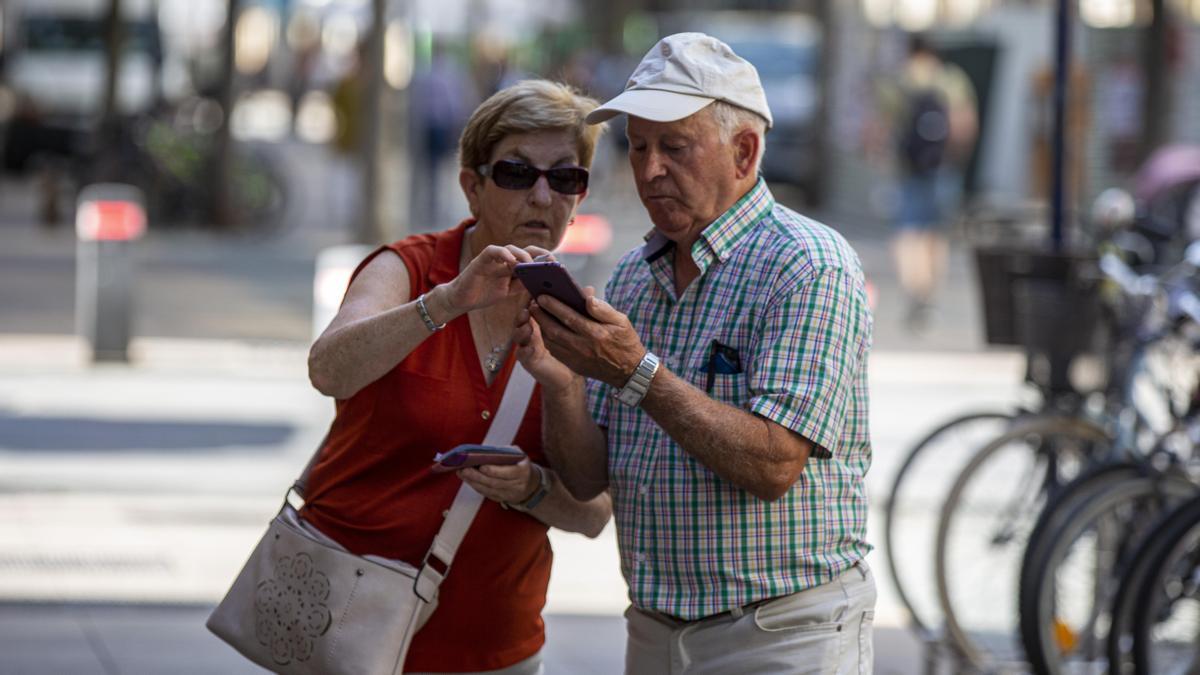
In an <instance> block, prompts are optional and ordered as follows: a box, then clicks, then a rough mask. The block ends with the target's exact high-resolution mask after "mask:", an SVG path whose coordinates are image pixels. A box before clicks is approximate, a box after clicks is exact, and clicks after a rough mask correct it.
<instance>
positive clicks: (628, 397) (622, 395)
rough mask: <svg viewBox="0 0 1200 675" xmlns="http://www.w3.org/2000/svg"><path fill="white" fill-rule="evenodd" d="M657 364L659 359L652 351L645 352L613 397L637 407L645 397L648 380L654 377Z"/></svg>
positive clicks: (648, 388)
mask: <svg viewBox="0 0 1200 675" xmlns="http://www.w3.org/2000/svg"><path fill="white" fill-rule="evenodd" d="M658 364H659V360H658V357H657V356H655V354H654V352H649V351H648V352H646V355H645V356H643V357H642V361H641V363H639V364H638V367H637V369H635V370H634V371H633V375H631V376H630V377H629V381H628V382H626V383H625V386H624V387H621V390H620V391H618V392H617V393H615V394H613V397H614V398H616V399H617V400H618V401H620V402H621V403H624V404H625V405H627V406H629V407H631V408H635V407H637V406H638V404H640V403H641V402H642V399H644V398H646V392H648V391H650V380H652V379H654V374H655V373H657V372H658Z"/></svg>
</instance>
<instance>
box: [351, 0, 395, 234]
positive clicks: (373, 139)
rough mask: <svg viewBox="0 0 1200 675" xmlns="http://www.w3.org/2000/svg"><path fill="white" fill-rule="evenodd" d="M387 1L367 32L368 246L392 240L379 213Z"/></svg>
mask: <svg viewBox="0 0 1200 675" xmlns="http://www.w3.org/2000/svg"><path fill="white" fill-rule="evenodd" d="M386 9H387V0H372V2H371V27H370V32H369V33H367V45H366V46H367V57H366V59H365V62H364V63H363V64H362V66H363V68H364V72H363V74H364V75H366V85H367V86H366V90H365V91H364V96H365V99H366V100H365V101H364V102H363V104H364V108H365V114H364V115H363V126H364V128H363V139H362V140H363V142H362V144H361V151H362V163H363V171H362V174H361V175H362V176H363V184H362V199H363V204H362V208H361V209H359V210H358V212H359V214H361V215H360V218H361V219H362V222H361V223H360V226H359V231H358V240H359V241H360V242H363V243H367V244H377V243H384V241H385V240H387V239H388V236H387V232H386V231H385V229H384V223H383V219H382V218H381V217H380V210H379V187H380V183H381V181H382V176H381V175H380V159H381V157H382V155H383V144H382V143H381V139H380V133H379V121H380V114H379V99H380V96H381V95H382V93H383V33H384V28H385V27H386V23H385V22H386V17H385V14H384V13H385V10H386Z"/></svg>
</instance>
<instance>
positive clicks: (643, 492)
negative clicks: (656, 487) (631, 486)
mask: <svg viewBox="0 0 1200 675" xmlns="http://www.w3.org/2000/svg"><path fill="white" fill-rule="evenodd" d="M638 493H640V494H641V495H642V496H643V497H645V496H646V495H647V494H649V493H650V488H648V487H646V486H645V485H643V486H641V487H640V488H638Z"/></svg>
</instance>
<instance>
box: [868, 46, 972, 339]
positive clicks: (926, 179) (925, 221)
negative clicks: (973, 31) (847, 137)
mask: <svg viewBox="0 0 1200 675" xmlns="http://www.w3.org/2000/svg"><path fill="white" fill-rule="evenodd" d="M880 112H881V113H882V115H883V116H884V118H885V121H886V122H885V124H886V128H887V130H888V131H889V133H890V142H891V149H892V153H893V158H894V166H895V169H896V173H897V177H896V187H897V197H898V202H897V204H896V212H895V215H894V223H895V228H896V231H895V236H894V239H893V257H894V259H895V264H896V271H897V274H898V276H899V278H900V285H901V287H902V288H903V289H904V292H905V293H906V294H907V295H908V303H909V306H908V311H907V314H906V315H905V321H906V323H907V324H908V325H909V327H910V328H912V329H914V330H918V331H919V330H923V329H924V328H925V327H926V326H927V325H928V323H929V321H930V319H931V318H932V312H933V308H934V300H935V294H936V292H937V287H938V285H939V283H940V282H941V278H942V276H943V274H944V272H945V267H946V257H947V252H948V244H947V240H946V234H945V228H946V226H947V222H948V220H949V219H950V218H951V217H952V216H953V214H954V212H955V211H956V210H957V209H958V207H959V204H960V201H961V194H962V188H963V170H964V168H965V165H966V162H967V161H968V160H969V159H970V156H971V152H972V151H973V149H974V146H975V139H976V136H977V135H978V128H979V123H978V112H977V110H976V103H975V92H974V89H973V88H972V86H971V81H970V79H968V78H967V75H966V73H964V72H963V71H962V69H960V68H959V67H957V66H955V65H953V64H951V63H947V62H945V61H943V60H942V59H941V58H940V57H939V56H938V55H937V53H936V52H935V51H934V50H933V48H932V47H930V45H929V43H928V42H927V41H926V40H925V38H924V37H922V36H920V35H912V36H910V38H909V41H908V57H907V59H906V60H905V62H904V64H903V66H902V67H901V70H900V73H899V77H898V78H897V79H896V80H895V81H893V82H888V83H886V84H884V85H883V86H882V87H881V88H880Z"/></svg>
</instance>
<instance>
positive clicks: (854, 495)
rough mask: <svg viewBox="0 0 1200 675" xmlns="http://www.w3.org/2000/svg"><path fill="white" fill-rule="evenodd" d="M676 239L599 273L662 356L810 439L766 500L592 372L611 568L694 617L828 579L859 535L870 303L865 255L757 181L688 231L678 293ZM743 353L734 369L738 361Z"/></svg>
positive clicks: (730, 400) (614, 300)
mask: <svg viewBox="0 0 1200 675" xmlns="http://www.w3.org/2000/svg"><path fill="white" fill-rule="evenodd" d="M673 246H674V244H672V243H671V242H669V241H668V240H666V239H665V238H664V237H662V236H661V235H657V234H656V235H654V236H653V237H651V238H650V240H649V241H648V242H647V244H646V246H645V247H643V248H642V249H637V250H634V251H631V252H630V253H628V254H626V255H625V256H624V257H623V258H622V259H621V261H620V262H619V263H618V264H617V268H616V270H615V271H614V272H613V276H612V279H611V280H610V281H609V283H608V286H607V288H606V296H607V299H608V302H609V303H611V304H612V305H613V306H614V307H615V308H617V309H618V310H620V311H621V312H624V313H625V314H627V315H628V316H629V319H630V321H631V322H632V323H633V326H634V328H635V329H636V330H637V332H638V335H639V336H641V339H642V342H643V343H644V344H645V345H646V347H647V348H648V349H649V350H650V351H652V352H654V353H655V354H658V355H659V357H660V358H661V359H662V361H663V365H664V366H665V367H667V368H669V369H670V370H671V371H672V372H674V373H675V374H676V375H678V376H679V377H682V378H684V379H686V380H687V381H689V382H691V383H692V384H693V385H695V386H696V387H698V388H700V389H702V390H703V389H705V388H706V386H707V384H708V378H709V375H708V373H707V370H708V364H709V362H710V361H711V360H712V353H713V340H718V341H720V343H721V344H722V345H725V346H728V347H731V348H732V349H735V350H737V354H736V355H734V359H733V365H730V363H729V362H727V363H725V364H724V365H723V367H721V368H714V371H715V372H714V374H713V376H712V381H713V382H712V391H711V393H710V394H709V395H710V396H712V397H713V398H715V399H717V400H719V401H721V402H724V403H727V404H729V405H732V406H734V407H736V408H739V409H741V410H746V411H749V412H752V413H754V414H756V415H759V416H762V417H764V418H766V419H769V420H772V421H774V422H777V423H779V424H781V425H783V426H785V427H787V428H788V429H791V430H793V431H795V432H796V433H798V434H800V435H801V436H804V437H805V438H807V439H808V440H810V441H812V442H813V443H814V444H815V446H817V447H815V448H814V453H813V455H812V456H811V457H810V459H809V461H808V463H807V466H806V467H805V469H804V472H803V473H802V474H801V475H800V478H799V479H798V480H797V481H796V483H795V485H793V486H792V489H791V490H790V491H789V492H788V493H787V494H786V495H785V496H784V497H783V498H781V499H779V500H778V501H775V502H771V503H768V502H765V501H763V500H760V499H758V498H756V497H754V496H753V495H751V494H750V493H749V492H746V491H745V490H742V489H740V488H738V487H735V486H734V485H732V484H730V483H729V482H727V481H725V480H724V479H722V478H721V477H719V476H717V475H716V474H715V473H713V472H712V471H711V470H709V469H708V468H707V467H705V466H704V465H703V464H701V463H700V462H698V461H697V460H696V459H695V458H693V457H692V456H691V455H688V454H687V453H685V452H684V451H683V450H682V449H681V448H680V447H679V446H678V445H677V444H676V443H675V442H674V441H673V440H672V439H671V438H670V437H669V436H667V434H666V433H665V432H664V431H663V430H662V429H661V428H660V427H659V426H658V425H656V424H655V423H654V421H653V420H651V419H650V417H649V415H647V414H646V413H645V412H644V411H643V410H642V409H641V408H629V407H627V406H624V405H622V404H621V403H620V402H618V401H616V400H615V399H613V398H612V396H611V394H612V393H613V392H612V388H611V387H609V386H608V385H605V384H603V383H600V382H596V381H589V382H588V395H589V404H590V408H591V413H592V416H593V417H594V418H595V420H596V422H597V423H598V424H599V425H600V426H602V427H607V430H608V474H609V484H610V489H611V491H612V497H613V504H614V508H615V512H616V520H617V533H618V538H619V543H620V549H621V569H622V572H623V573H624V575H625V579H626V581H628V582H629V593H630V598H631V600H632V601H633V603H634V605H636V606H638V607H640V608H643V609H650V610H655V611H658V612H662V613H665V614H670V615H672V616H676V617H679V618H683V619H688V620H691V619H697V618H701V617H705V616H708V615H711V614H716V613H718V612H722V611H725V610H728V609H731V608H734V607H738V606H742V605H745V604H748V603H751V602H755V601H758V600H763V599H766V598H771V597H776V596H780V595H787V594H790V593H795V592H798V591H801V590H804V589H806V588H811V587H813V586H817V585H820V584H823V583H826V582H829V581H832V580H833V579H834V578H835V577H837V575H838V574H840V573H841V572H842V571H844V570H845V569H847V568H848V567H850V566H851V565H853V564H854V563H855V562H857V561H859V560H861V559H862V558H863V556H864V555H866V554H867V552H868V551H869V550H870V545H869V544H867V542H866V520H867V501H866V491H865V486H864V484H863V476H864V475H865V474H866V471H867V467H868V466H869V465H870V463H871V443H870V439H869V437H868V432H867V353H868V350H869V348H870V342H871V314H870V310H869V309H868V307H867V296H866V290H865V283H864V277H863V271H862V266H861V264H860V263H859V260H858V256H857V255H856V254H855V252H854V250H853V249H851V248H850V246H849V244H847V243H846V240H845V239H843V238H842V237H841V235H839V234H837V233H836V232H834V231H833V230H830V229H829V228H827V227H825V226H824V225H821V224H819V223H817V222H815V221H812V220H810V219H808V218H805V217H803V216H801V215H799V214H797V213H795V212H793V211H790V210H788V209H787V208H785V207H783V206H779V205H778V204H776V203H775V200H774V198H773V197H772V196H771V193H770V191H769V190H768V189H767V187H766V184H765V183H764V182H763V181H762V180H761V179H760V180H759V182H758V183H757V184H756V185H755V186H754V188H753V189H751V190H750V191H749V192H748V193H746V195H745V196H743V197H742V199H740V200H739V201H738V202H737V203H736V204H734V206H733V207H732V208H730V209H729V211H727V212H726V213H724V214H723V215H722V216H721V217H720V218H718V219H717V220H716V221H715V222H713V223H712V224H711V225H709V226H708V227H707V228H706V229H705V230H704V232H703V233H702V234H701V236H700V238H699V239H698V240H697V241H696V243H695V244H694V245H693V246H692V258H693V259H694V260H695V262H696V265H697V266H699V268H700V276H699V277H698V278H697V279H696V280H695V281H693V282H692V283H691V284H690V285H689V286H688V287H687V289H686V290H685V291H684V293H683V295H682V296H680V297H676V293H675V287H674V282H673V281H672V279H673V268H672V255H670V254H671V252H672V249H673ZM737 361H740V364H741V372H735V371H736V370H738V368H737V365H736V362H737Z"/></svg>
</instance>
